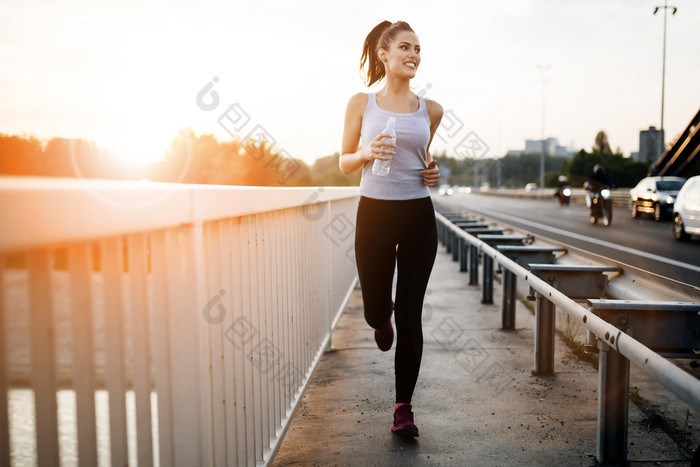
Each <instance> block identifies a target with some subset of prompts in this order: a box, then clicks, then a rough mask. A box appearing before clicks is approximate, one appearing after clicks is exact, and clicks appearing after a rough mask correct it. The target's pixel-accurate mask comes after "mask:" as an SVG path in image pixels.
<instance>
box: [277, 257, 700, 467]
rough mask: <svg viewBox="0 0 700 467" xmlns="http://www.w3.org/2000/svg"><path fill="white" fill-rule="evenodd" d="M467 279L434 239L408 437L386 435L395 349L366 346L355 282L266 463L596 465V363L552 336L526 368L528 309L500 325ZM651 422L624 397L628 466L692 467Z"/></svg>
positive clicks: (673, 406) (689, 429) (635, 375)
mask: <svg viewBox="0 0 700 467" xmlns="http://www.w3.org/2000/svg"><path fill="white" fill-rule="evenodd" d="M466 284H467V274H466V273H460V272H459V267H458V266H457V263H454V262H452V261H451V255H448V254H447V253H446V252H445V248H444V247H443V246H442V245H440V246H439V248H438V254H437V258H436V262H435V267H434V269H433V274H432V276H431V280H430V283H429V287H428V292H427V296H426V302H425V307H424V315H423V323H424V326H423V333H424V342H425V344H424V352H423V361H422V366H421V374H420V376H419V379H418V385H417V387H416V391H415V394H414V398H413V412H414V414H415V420H416V425H417V426H418V429H419V430H420V436H419V437H418V438H416V439H403V438H400V437H399V436H396V435H394V434H392V433H391V431H390V427H391V424H392V420H393V419H392V414H393V406H394V371H393V368H394V363H393V358H394V348H393V347H392V349H391V350H390V351H388V352H381V351H380V350H379V349H377V347H376V344H375V343H374V339H373V332H372V329H371V328H370V327H369V326H368V325H367V324H366V323H365V321H364V318H363V307H362V296H361V291H360V290H359V288H358V289H356V290H355V291H354V292H353V293H352V295H351V297H350V300H349V302H348V304H347V306H346V308H345V311H344V313H343V315H342V317H341V319H340V321H339V323H338V326H337V328H336V330H335V331H334V333H333V342H332V343H333V347H334V349H335V350H334V351H330V352H326V353H325V354H324V355H323V357H322V358H321V360H320V362H319V364H318V367H317V368H316V371H315V372H314V374H313V376H312V379H311V382H310V384H309V386H308V388H307V390H306V392H305V393H304V395H303V397H302V400H301V401H300V403H299V406H298V407H297V411H296V413H295V415H294V417H293V419H292V422H291V426H290V428H289V430H288V432H287V435H286V437H285V438H284V440H283V442H282V445H281V447H280V450H279V451H278V453H277V455H276V457H275V459H274V460H273V462H272V465H274V466H290V465H304V466H307V465H308V466H334V465H338V466H356V465H357V466H360V465H362V466H366V465H372V466H374V465H377V466H391V465H402V466H419V465H459V466H513V465H537V466H540V465H557V466H558V465H566V466H592V465H597V462H596V439H597V436H596V430H597V404H598V394H597V385H598V379H597V372H596V368H595V367H594V366H592V365H591V364H589V363H586V362H584V361H581V360H578V359H577V358H576V357H575V356H574V355H573V354H572V353H571V351H570V350H569V348H568V347H567V346H566V345H565V344H564V343H563V342H562V341H561V339H559V338H557V342H556V349H555V357H556V360H555V374H554V375H553V376H544V377H543V376H536V375H533V373H532V368H533V365H534V331H533V329H534V322H535V318H534V315H533V313H532V312H531V311H530V309H529V308H528V307H527V305H526V304H525V303H523V302H518V305H517V310H516V330H515V331H501V330H500V329H499V328H500V306H499V304H500V300H501V297H500V286H499V285H498V283H496V284H495V285H494V305H484V304H481V303H480V302H481V291H480V288H479V287H477V286H467V285H466ZM639 373H641V372H640V371H639V370H637V369H636V368H634V367H633V368H632V373H631V387H635V386H636V387H637V390H638V392H639V394H640V395H641V396H642V397H646V398H649V403H650V404H651V405H653V406H656V407H657V408H659V407H660V408H661V411H662V412H663V413H662V414H661V416H667V417H670V416H671V415H673V416H675V417H676V419H677V420H675V421H674V423H677V424H679V425H680V427H681V428H683V429H684V432H685V433H686V436H696V435H697V433H696V430H697V428H695V426H694V425H695V424H696V420H697V417H698V413H697V412H696V411H693V410H692V409H690V410H689V406H687V405H686V404H684V403H682V402H680V401H678V400H677V398H675V396H673V395H672V394H670V393H668V391H666V390H665V389H664V388H663V386H662V385H660V384H658V383H655V382H653V381H651V380H649V378H646V377H645V376H644V375H643V374H639ZM652 418H653V417H650V416H649V415H648V414H647V413H644V412H642V411H641V410H640V409H639V408H638V407H637V406H636V405H634V404H632V403H630V407H629V449H628V460H629V464H630V465H633V466H636V465H662V466H687V465H691V460H690V458H691V454H692V453H688V452H685V451H684V450H683V449H681V447H680V446H679V445H678V444H677V443H676V442H675V441H674V440H673V439H672V438H671V437H669V435H668V434H667V433H665V432H664V431H663V430H662V429H661V428H660V427H659V426H658V425H659V424H658V423H654V420H652ZM699 425H700V424H699ZM694 445H696V446H697V443H696V444H694Z"/></svg>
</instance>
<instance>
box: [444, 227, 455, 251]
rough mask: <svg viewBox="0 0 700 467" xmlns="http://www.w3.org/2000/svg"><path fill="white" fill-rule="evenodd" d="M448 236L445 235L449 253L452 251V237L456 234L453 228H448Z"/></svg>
mask: <svg viewBox="0 0 700 467" xmlns="http://www.w3.org/2000/svg"><path fill="white" fill-rule="evenodd" d="M446 230H447V232H446V234H447V236H446V237H445V248H446V252H447V253H452V237H453V236H454V234H455V233H454V232H453V231H452V229H446Z"/></svg>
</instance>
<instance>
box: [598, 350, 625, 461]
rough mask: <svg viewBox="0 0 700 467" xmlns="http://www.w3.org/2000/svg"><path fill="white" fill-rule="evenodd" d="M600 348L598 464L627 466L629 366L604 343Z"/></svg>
mask: <svg viewBox="0 0 700 467" xmlns="http://www.w3.org/2000/svg"><path fill="white" fill-rule="evenodd" d="M598 349H599V350H600V353H599V354H598V462H599V463H600V464H604V465H607V464H614V465H625V463H626V461H627V431H628V429H627V420H628V411H629V386H630V378H629V376H630V363H629V360H627V359H626V358H625V357H623V356H622V355H621V354H620V353H619V352H617V351H616V350H615V349H613V348H611V347H610V346H609V345H608V344H606V343H605V342H603V341H602V340H599V341H598Z"/></svg>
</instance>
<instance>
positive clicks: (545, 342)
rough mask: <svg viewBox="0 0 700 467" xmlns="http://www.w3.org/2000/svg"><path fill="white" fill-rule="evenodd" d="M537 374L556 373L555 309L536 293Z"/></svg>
mask: <svg viewBox="0 0 700 467" xmlns="http://www.w3.org/2000/svg"><path fill="white" fill-rule="evenodd" d="M535 297H536V302H535V374H537V375H551V374H552V373H554V318H555V316H556V315H555V307H554V304H553V303H552V302H550V301H549V300H547V299H546V298H544V297H543V296H542V295H541V294H540V293H539V292H537V293H535Z"/></svg>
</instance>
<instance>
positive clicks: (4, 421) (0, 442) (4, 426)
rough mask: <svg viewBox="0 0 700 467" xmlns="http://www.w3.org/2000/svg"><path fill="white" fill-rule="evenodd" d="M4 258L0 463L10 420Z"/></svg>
mask: <svg viewBox="0 0 700 467" xmlns="http://www.w3.org/2000/svg"><path fill="white" fill-rule="evenodd" d="M4 296H5V258H4V257H3V256H2V255H0V362H2V363H3V364H2V368H0V465H10V421H9V412H8V403H7V391H8V389H9V387H10V385H9V381H8V376H9V375H8V373H7V363H6V362H7V350H6V349H7V347H6V345H7V344H6V342H7V336H6V334H5V332H6V329H7V327H6V324H5V320H6V319H7V318H6V313H5V312H6V309H5V297H4Z"/></svg>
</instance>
